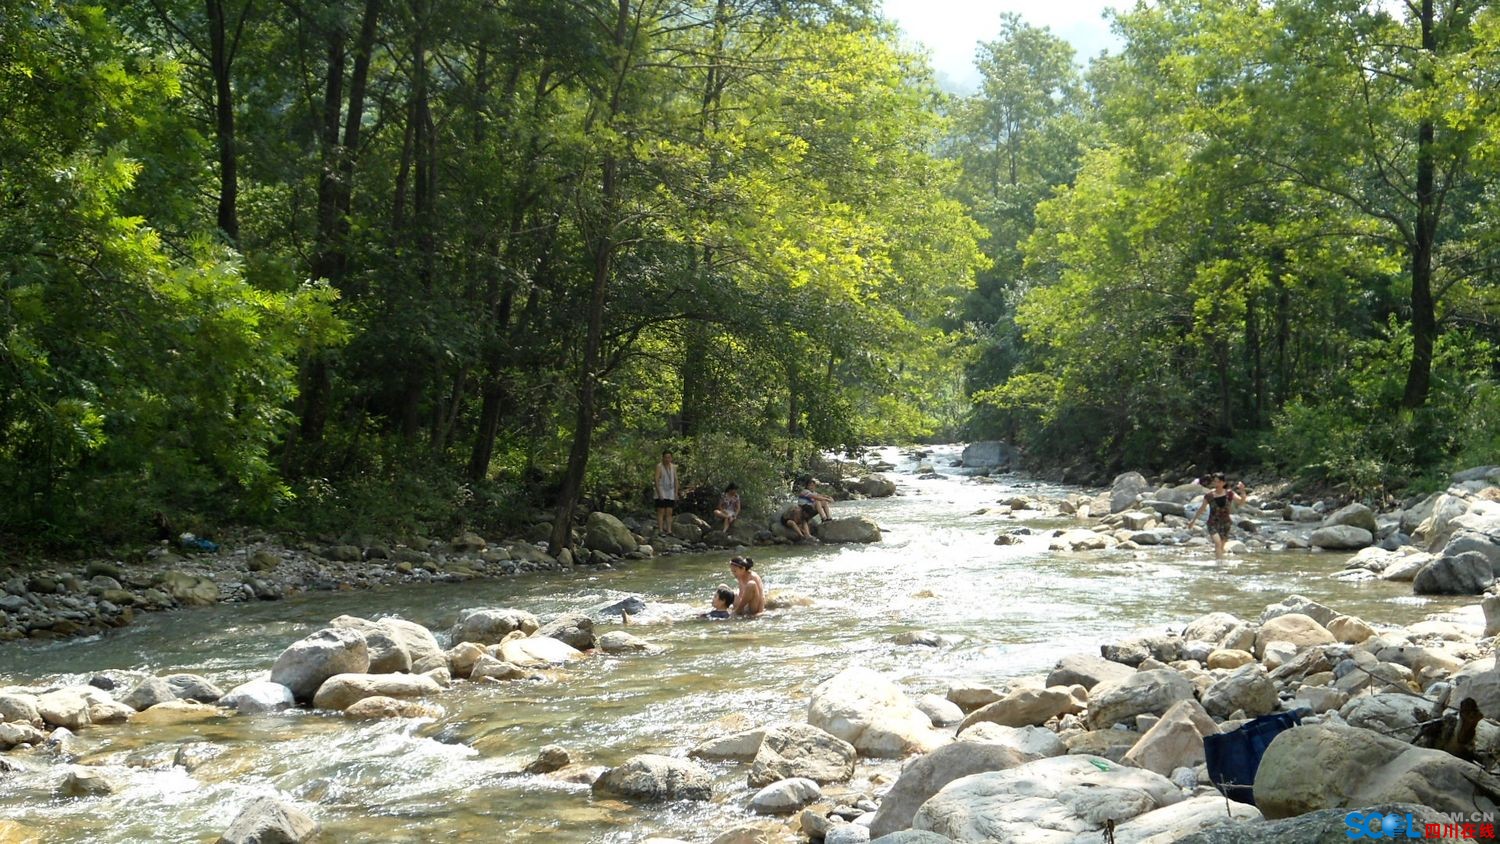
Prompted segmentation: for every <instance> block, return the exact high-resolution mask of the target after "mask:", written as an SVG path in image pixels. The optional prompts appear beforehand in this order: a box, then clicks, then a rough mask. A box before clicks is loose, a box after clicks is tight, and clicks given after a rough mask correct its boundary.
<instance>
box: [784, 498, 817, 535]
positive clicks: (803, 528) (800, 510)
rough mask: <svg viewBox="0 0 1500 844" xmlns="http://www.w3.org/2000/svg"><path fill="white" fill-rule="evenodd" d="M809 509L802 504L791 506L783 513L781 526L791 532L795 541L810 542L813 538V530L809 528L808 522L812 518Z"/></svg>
mask: <svg viewBox="0 0 1500 844" xmlns="http://www.w3.org/2000/svg"><path fill="white" fill-rule="evenodd" d="M807 510H808V508H807V506H806V505H804V504H802V503H800V502H799V503H797V504H789V505H787V507H786V509H784V510H782V511H781V525H782V527H784V528H786V529H788V530H790V531H791V532H792V534H793V539H794V540H795V541H798V542H801V541H802V540H810V539H812V538H813V535H812V529H811V528H809V527H808V526H807V520H808V519H810V518H812V517H811V516H809V515H808V512H807Z"/></svg>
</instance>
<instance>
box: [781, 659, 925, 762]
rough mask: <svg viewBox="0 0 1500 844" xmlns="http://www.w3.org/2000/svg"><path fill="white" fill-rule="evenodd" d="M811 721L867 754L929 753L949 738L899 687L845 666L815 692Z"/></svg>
mask: <svg viewBox="0 0 1500 844" xmlns="http://www.w3.org/2000/svg"><path fill="white" fill-rule="evenodd" d="M807 721H808V723H809V724H812V725H813V726H815V727H821V728H822V729H824V730H827V731H828V732H830V733H832V734H833V735H835V736H837V737H839V738H841V739H843V740H844V741H847V742H849V743H850V744H852V745H854V749H855V750H857V751H859V753H860V754H862V755H865V756H883V757H901V756H906V755H908V754H911V753H925V752H927V751H930V750H932V749H934V748H936V747H938V746H940V745H942V744H944V743H945V741H946V739H945V738H944V737H943V736H941V735H939V734H938V733H936V732H934V731H933V729H932V721H931V720H930V719H928V717H927V716H926V715H924V714H922V710H920V709H918V708H917V707H916V705H915V704H913V703H912V701H911V699H910V698H908V697H907V696H906V693H905V692H903V691H902V690H901V688H900V687H899V686H897V685H896V684H895V683H893V682H891V681H890V679H888V678H887V677H885V676H884V675H882V674H879V673H877V672H875V671H871V670H870V669H868V668H862V667H858V666H853V667H850V668H846V669H844V670H843V671H841V672H839V673H838V674H835V675H834V676H833V677H830V678H828V679H827V680H825V681H823V683H821V684H820V685H819V686H818V687H817V688H816V689H814V690H813V693H812V699H811V700H809V701H808V704H807Z"/></svg>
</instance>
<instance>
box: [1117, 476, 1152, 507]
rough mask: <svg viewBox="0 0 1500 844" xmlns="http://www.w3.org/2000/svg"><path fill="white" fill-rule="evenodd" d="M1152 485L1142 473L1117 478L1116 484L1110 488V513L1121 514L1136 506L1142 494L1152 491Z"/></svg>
mask: <svg viewBox="0 0 1500 844" xmlns="http://www.w3.org/2000/svg"><path fill="white" fill-rule="evenodd" d="M1150 488H1151V485H1150V484H1148V483H1146V479H1145V477H1144V476H1142V475H1141V473H1140V472H1126V473H1125V474H1123V475H1119V476H1117V477H1116V478H1115V482H1114V483H1113V484H1111V485H1110V488H1109V512H1111V513H1120V512H1123V511H1125V510H1129V509H1130V508H1131V507H1134V506H1135V502H1136V500H1137V499H1138V498H1139V497H1140V495H1141V493H1143V492H1145V491H1146V490H1148V489H1150Z"/></svg>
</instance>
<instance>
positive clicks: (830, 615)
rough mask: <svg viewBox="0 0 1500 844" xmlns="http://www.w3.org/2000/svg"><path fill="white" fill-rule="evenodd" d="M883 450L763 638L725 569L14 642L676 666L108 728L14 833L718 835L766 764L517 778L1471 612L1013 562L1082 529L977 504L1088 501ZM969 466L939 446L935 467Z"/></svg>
mask: <svg viewBox="0 0 1500 844" xmlns="http://www.w3.org/2000/svg"><path fill="white" fill-rule="evenodd" d="M882 454H883V455H884V456H885V457H886V458H888V459H890V460H891V461H892V462H895V463H897V464H898V469H897V471H896V472H894V473H891V474H892V477H894V478H896V479H897V480H898V483H899V486H900V494H899V495H898V496H896V497H893V498H887V499H880V500H870V501H859V502H847V503H841V504H838V505H836V508H837V510H838V511H839V512H840V513H857V514H862V515H866V516H869V517H871V518H873V519H875V520H876V521H877V522H879V523H880V525H881V526H882V528H883V530H884V532H885V539H884V541H883V542H881V543H879V544H877V545H870V546H859V547H852V546H819V547H811V548H804V547H778V548H766V549H757V550H755V551H752V552H751V553H752V554H753V555H754V556H755V557H756V563H757V565H756V568H757V571H761V572H762V573H763V576H764V577H765V580H766V583H767V586H768V588H769V589H770V591H772V592H773V593H775V592H782V593H796V594H799V595H803V596H806V597H808V598H810V599H811V600H812V604H811V606H805V607H796V608H791V609H786V610H780V611H776V612H772V613H769V614H768V615H767V616H766V617H764V618H762V619H759V620H755V621H750V622H704V621H698V620H694V619H693V618H692V616H693V615H694V614H695V613H698V612H702V611H704V610H706V609H707V605H708V600H709V597H710V595H711V593H712V590H713V587H714V585H715V584H716V583H719V582H721V581H723V582H729V581H730V579H731V578H730V576H729V573H728V570H727V568H726V566H725V563H726V560H727V559H728V555H727V554H723V553H717V554H694V555H682V556H675V557H669V558H660V559H655V560H649V561H642V562H638V563H633V564H630V565H629V566H627V567H622V568H619V569H614V570H589V569H580V570H579V571H577V572H575V573H571V574H555V573H551V574H538V575H525V576H519V577H514V578H510V579H504V580H498V581H484V582H474V581H471V582H468V583H463V584H452V585H434V586H426V587H402V588H396V589H390V590H387V591H379V592H363V593H341V594H333V593H310V594H306V595H303V596H300V597H298V598H296V599H294V600H287V601H282V602H275V603H259V604H236V605H218V606H215V607H208V608H203V609H198V610H187V611H180V612H173V613H157V614H151V615H146V616H144V617H142V618H139V619H138V620H137V621H136V623H134V624H132V625H131V626H129V627H127V628H123V629H120V630H116V631H112V632H110V633H109V634H107V635H104V636H99V637H92V638H89V639H80V640H71V641H63V642H50V643H18V644H9V645H6V646H5V647H4V648H0V685H6V684H22V683H26V684H34V683H37V682H57V683H65V682H82V681H84V680H86V679H87V677H88V676H90V674H92V673H94V672H98V671H102V670H107V669H116V670H128V671H132V672H153V673H169V672H173V671H192V672H196V673H201V674H204V675H206V676H208V677H209V678H210V679H212V680H214V681H215V682H216V683H218V684H219V685H220V686H222V687H223V688H225V689H228V688H229V687H231V686H233V685H235V684H237V683H239V682H242V681H244V680H248V679H253V678H255V677H257V676H263V674H264V672H266V671H267V670H268V669H269V667H270V665H271V663H272V662H273V661H274V660H275V658H276V655H277V654H278V653H279V652H280V651H281V650H282V649H283V648H285V647H286V646H287V645H288V644H290V643H291V642H292V641H294V640H296V639H298V638H300V637H302V636H304V635H306V634H307V633H309V632H312V631H313V630H315V629H317V628H319V627H321V626H323V625H324V624H325V623H326V622H327V621H328V620H329V619H331V618H333V617H334V616H337V615H340V614H343V613H350V614H355V615H362V616H367V617H368V616H375V615H379V614H391V613H394V614H399V615H401V616H403V617H406V618H409V619H412V620H414V621H418V622H421V623H423V624H426V625H428V626H430V627H432V628H433V630H434V631H435V632H437V633H438V635H439V636H440V638H441V637H442V636H443V635H444V632H445V631H446V630H447V629H448V627H449V626H450V625H451V624H452V621H453V619H454V617H455V616H456V615H457V613H458V611H459V610H461V609H464V608H468V607H475V606H509V607H516V608H520V609H525V610H529V611H531V612H533V613H536V614H537V615H539V616H542V617H544V618H545V617H546V616H547V615H549V614H552V613H556V612H559V611H563V610H573V609H583V608H587V607H589V606H592V605H596V604H599V603H601V602H603V601H607V600H612V599H616V598H619V597H623V596H624V595H627V594H639V595H642V596H644V597H645V598H646V599H647V600H648V601H649V602H650V608H649V610H648V611H647V612H646V613H645V614H644V615H642V616H641V617H640V618H638V619H634V620H633V623H632V624H631V626H630V627H629V628H628V629H629V630H630V632H632V633H634V634H636V635H638V636H641V637H643V638H645V639H647V640H649V641H651V642H653V643H655V644H656V645H659V646H660V647H661V651H660V652H658V653H652V654H644V655H630V656H618V657H609V656H600V657H594V658H590V659H588V660H584V661H582V662H581V663H575V664H574V666H573V667H570V668H569V669H567V670H566V671H560V672H557V673H556V674H555V675H553V676H552V677H551V678H550V679H549V680H547V681H546V682H540V683H537V682H522V683H508V684H501V685H477V684H467V683H458V684H456V685H455V686H454V688H453V689H451V690H449V691H448V692H446V693H445V694H444V695H443V696H442V698H441V700H440V703H441V705H442V706H443V707H444V709H445V710H446V714H445V715H444V716H443V717H442V718H440V719H437V720H436V721H412V720H400V719H398V720H391V721H378V722H364V723H354V722H347V721H345V720H344V719H342V718H341V717H337V716H333V715H329V714H326V713H311V712H307V711H298V712H288V713H282V714H279V715H267V716H232V717H231V716H226V717H216V718H213V719H210V720H208V721H204V722H200V723H196V724H191V725H176V726H160V727H156V726H147V727H143V726H138V725H126V726H111V727H95V728H92V729H89V730H86V731H84V732H83V733H81V735H80V737H79V739H80V748H81V750H80V757H81V758H80V761H82V762H87V763H95V764H103V765H105V766H106V768H107V769H108V770H109V771H110V772H111V773H113V774H115V775H116V776H118V777H119V778H120V779H121V781H122V783H123V788H122V789H121V790H120V791H118V792H117V793H115V794H113V795H110V796H107V797H100V798H84V799H60V798H55V797H53V789H54V787H55V786H56V783H57V780H58V778H59V776H60V774H59V772H58V770H57V769H56V768H53V767H51V766H42V765H37V764H22V765H21V770H20V771H18V772H17V773H13V774H9V775H7V776H5V777H4V778H3V779H0V817H5V818H9V819H12V820H17V821H20V822H21V823H23V824H24V825H25V826H27V827H29V828H32V829H38V830H45V831H46V836H47V837H46V839H45V840H47V841H49V842H50V841H56V842H147V841H149V842H203V841H211V840H213V839H214V838H215V837H217V836H218V835H219V833H221V832H222V831H223V830H224V828H225V827H226V826H227V825H228V822H229V820H230V819H232V818H233V816H234V814H235V813H236V811H237V809H238V808H239V807H240V806H241V805H242V804H243V803H245V802H246V801H247V799H248V798H249V797H251V796H253V795H262V794H275V793H280V794H281V795H283V796H285V797H290V798H292V799H294V800H297V801H303V802H304V804H305V808H307V809H308V811H309V812H310V813H311V814H313V815H314V816H315V817H317V818H318V819H319V820H320V821H321V822H322V823H323V826H324V829H325V838H324V839H322V840H325V841H337V842H343V841H382V842H426V841H475V842H478V841H506V842H537V844H540V842H575V841H576V842H610V844H615V843H616V842H636V841H642V840H644V839H645V838H648V837H651V836H653V835H662V836H669V837H679V838H683V839H685V840H693V841H707V840H710V839H711V838H712V837H713V835H714V834H715V833H716V832H718V831H721V830H722V829H724V828H726V827H727V826H728V825H730V824H732V823H735V822H738V821H740V820H743V819H745V818H746V817H747V816H746V812H745V810H744V808H743V807H744V805H745V803H746V801H747V799H748V797H749V795H750V794H751V791H750V789H748V788H747V787H746V786H745V782H744V777H745V773H746V768H747V766H743V765H732V764H725V765H710V766H709V767H710V769H711V770H714V771H715V772H716V773H717V774H718V784H717V786H716V790H715V800H714V801H713V802H710V803H705V804H695V805H675V806H669V807H665V808H662V807H632V806H630V805H627V804H624V803H620V802H616V801H612V800H595V799H594V798H592V797H591V796H590V794H589V791H588V789H587V788H586V787H584V786H578V785H570V784H564V783H560V782H556V781H553V780H551V779H548V778H545V777H532V776H524V775H519V774H517V773H515V772H516V771H517V770H519V769H520V768H521V767H522V766H523V765H524V764H525V763H526V762H528V761H530V760H531V759H532V758H534V757H535V755H536V752H537V750H538V749H539V748H541V747H542V746H543V745H546V744H550V743H555V744H560V745H562V746H564V747H566V748H567V749H568V750H569V751H570V752H571V754H572V756H573V759H574V760H575V761H577V762H582V763H585V764H589V765H611V764H615V763H618V762H620V761H622V760H624V759H625V758H627V757H629V756H632V755H634V754H637V753H643V752H659V753H667V754H673V753H681V752H685V751H686V749H687V748H689V747H691V746H692V745H693V744H695V743H696V742H697V741H698V740H699V739H700V738H703V737H706V736H707V734H708V731H709V730H710V725H711V724H712V722H714V721H715V720H717V719H721V718H727V719H728V720H729V722H731V723H732V722H736V721H737V722H738V723H742V724H744V725H745V726H754V725H759V724H762V723H766V722H770V721H773V720H778V719H785V718H800V717H801V715H802V713H803V712H804V710H805V708H806V702H807V698H808V695H809V693H810V692H811V690H812V689H813V688H814V687H815V686H816V685H817V684H818V683H819V682H821V681H822V680H824V679H826V678H827V677H829V676H831V675H832V674H834V673H836V672H837V671H839V670H840V669H841V668H843V667H844V666H845V665H847V664H849V663H850V662H857V663H860V664H863V665H867V666H869V667H872V668H875V669H877V670H880V671H883V672H887V673H889V674H890V675H892V676H894V677H895V678H897V679H898V680H899V681H900V682H901V683H902V684H903V685H904V686H905V687H906V688H907V689H908V690H909V691H910V692H912V693H914V694H919V693H925V692H937V693H940V694H941V693H942V692H943V691H944V690H945V688H946V686H947V683H948V682H949V681H950V680H956V679H963V680H966V681H977V682H986V683H992V684H1003V683H1005V682H1006V681H1007V680H1009V679H1013V678H1016V677H1019V676H1022V675H1027V674H1034V673H1037V672H1043V671H1046V670H1047V669H1048V668H1050V667H1051V665H1052V664H1053V663H1054V662H1055V661H1056V660H1057V658H1058V657H1059V656H1062V655H1064V654H1067V653H1070V652H1075V651H1084V650H1095V649H1096V648H1097V646H1098V645H1099V643H1101V642H1104V641H1107V640H1112V639H1117V638H1119V637H1120V636H1121V635H1122V634H1125V633H1128V632H1129V631H1132V630H1134V629H1136V628H1139V627H1144V626H1158V627H1159V626H1161V625H1178V626H1180V625H1181V624H1183V623H1185V622H1187V621H1189V620H1191V619H1193V618H1195V617H1197V616H1198V615H1201V614H1203V613H1206V612H1210V611H1214V610H1225V611H1229V612H1233V613H1236V614H1239V615H1242V616H1247V617H1255V616H1258V615H1259V613H1260V610H1261V609H1262V608H1263V607H1264V606H1265V605H1266V604H1268V603H1273V602H1275V601H1278V600H1280V599H1281V598H1282V597H1284V596H1286V595H1288V594H1292V593H1300V594H1303V595H1306V596H1308V597H1310V598H1313V599H1315V600H1320V601H1323V602H1324V603H1327V604H1329V605H1331V606H1333V607H1335V608H1336V609H1339V610H1341V611H1344V612H1349V613H1351V614H1355V615H1360V616H1362V617H1364V618H1366V619H1368V620H1371V621H1373V622H1387V623H1409V622H1413V621H1417V620H1420V619H1422V618H1423V617H1425V616H1427V615H1429V614H1431V613H1433V612H1435V611H1440V610H1446V609H1449V608H1451V607H1454V606H1458V605H1459V604H1460V603H1462V602H1461V601H1456V600H1455V601H1450V602H1447V603H1443V602H1431V601H1428V600H1426V599H1421V598H1414V597H1413V596H1412V594H1411V586H1410V584H1405V583H1385V582H1381V581H1374V582H1368V583H1358V584H1350V583H1340V582H1336V581H1333V580H1331V579H1329V578H1328V577H1327V575H1328V574H1330V573H1332V572H1335V571H1337V570H1339V569H1340V568H1341V567H1342V564H1343V562H1344V560H1345V558H1346V557H1345V555H1336V554H1323V553H1307V552H1285V553H1275V554H1269V553H1268V554H1252V555H1249V556H1247V557H1245V558H1243V559H1238V560H1231V561H1226V562H1222V563H1220V562H1215V561H1214V559H1213V557H1212V554H1211V553H1209V552H1208V551H1206V550H1204V549H1201V548H1198V549H1181V548H1175V549H1174V548H1152V549H1148V550H1143V551H1137V552H1124V551H1116V552H1107V553H1100V552H1095V553H1084V554H1064V553H1057V552H1048V551H1047V550H1046V541H1045V539H1042V538H1040V537H1032V538H1030V539H1029V540H1028V541H1027V542H1025V543H1023V544H1020V545H1014V546H996V545H994V544H993V540H994V537H995V535H996V534H997V533H998V532H999V531H1000V530H1001V529H1003V528H1006V527H1014V526H1016V525H1018V524H1027V525H1030V526H1031V527H1035V528H1046V527H1057V526H1061V525H1064V524H1066V522H1064V521H1059V520H1053V521H1032V522H1017V521H1014V520H1010V519H1006V518H1001V517H998V516H987V515H975V513H976V512H977V511H978V510H980V509H982V508H985V507H993V506H995V503H996V501H997V500H1000V499H1008V498H1010V497H1012V496H1014V495H1016V494H1032V495H1062V494H1065V493H1066V492H1069V491H1071V490H1070V489H1068V488H1064V487H1058V486H1052V485H1046V484H1040V483H1037V482H1035V481H1031V480H1026V479H1023V478H1002V479H999V481H1000V482H999V483H977V482H975V481H973V480H972V479H967V478H963V477H960V476H952V477H948V478H944V479H932V480H920V479H918V478H917V477H916V476H915V466H916V464H915V463H914V462H913V461H912V460H910V459H908V458H905V457H903V456H901V455H900V454H899V453H898V452H897V451H896V450H894V449H888V450H885V451H884V452H882ZM955 454H956V448H953V447H940V448H938V449H937V450H936V453H935V454H934V456H933V461H934V463H935V464H936V466H937V467H938V469H939V471H944V467H945V466H946V465H947V463H948V461H949V459H950V458H951V457H953V456H954V455H955ZM613 627H614V625H612V624H602V625H600V626H599V628H598V631H599V632H603V631H605V630H609V629H613ZM908 630H930V631H933V632H935V633H938V634H941V635H943V636H945V637H949V639H950V640H951V644H948V645H946V646H944V647H940V648H927V647H920V646H906V647H901V646H896V645H894V644H891V643H890V641H889V640H890V639H891V637H892V636H893V635H895V634H896V633H899V632H902V631H908ZM736 714H739V716H740V717H739V718H735V717H734V716H735V715H736ZM187 740H198V741H206V742H210V743H212V744H213V745H214V748H213V749H212V750H211V751H210V752H209V755H211V756H212V758H210V759H208V761H206V762H204V763H202V764H201V765H200V766H199V767H197V768H196V769H195V770H194V771H193V772H192V773H191V774H189V773H188V772H186V771H185V770H184V769H183V768H181V767H168V768H165V769H155V770H152V769H143V768H138V767H129V766H126V765H125V764H124V760H125V757H126V756H127V755H128V754H129V753H131V752H136V751H142V750H146V751H150V750H153V749H161V748H168V749H170V748H171V747H173V746H175V745H176V744H177V743H179V742H183V741H187ZM213 754H217V755H213ZM897 769H898V765H897V764H896V763H883V764H879V765H872V766H866V765H864V764H861V766H860V769H859V774H858V775H857V777H856V781H855V782H854V783H853V784H852V787H853V788H854V789H855V790H859V789H861V788H863V789H866V790H868V789H870V787H871V785H870V783H869V781H868V777H869V776H870V774H871V773H872V772H875V773H882V774H884V775H887V776H889V775H892V774H893V773H894V772H895V771H896V770H897Z"/></svg>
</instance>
